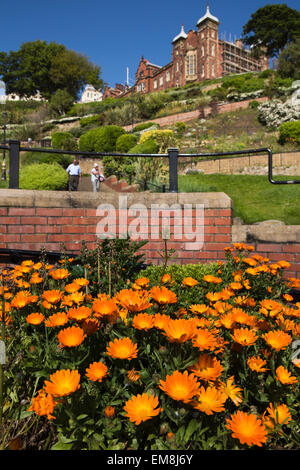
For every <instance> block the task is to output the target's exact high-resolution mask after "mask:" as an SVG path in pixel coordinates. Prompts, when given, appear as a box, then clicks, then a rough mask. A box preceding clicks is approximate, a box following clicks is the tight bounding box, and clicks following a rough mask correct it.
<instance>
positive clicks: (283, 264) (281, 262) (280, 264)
mask: <svg viewBox="0 0 300 470" xmlns="http://www.w3.org/2000/svg"><path fill="white" fill-rule="evenodd" d="M277 264H279V266H280V267H281V268H289V267H290V266H291V263H289V262H288V261H285V260H281V261H277Z"/></svg>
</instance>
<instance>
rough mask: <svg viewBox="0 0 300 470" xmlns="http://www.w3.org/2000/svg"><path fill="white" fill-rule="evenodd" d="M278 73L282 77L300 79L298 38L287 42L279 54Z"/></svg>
mask: <svg viewBox="0 0 300 470" xmlns="http://www.w3.org/2000/svg"><path fill="white" fill-rule="evenodd" d="M278 73H279V75H280V76H281V77H283V78H288V77H290V78H294V79H295V80H300V38H297V39H296V40H295V42H291V43H290V44H288V45H287V46H286V48H285V49H284V50H283V51H282V52H281V54H280V55H279V58H278Z"/></svg>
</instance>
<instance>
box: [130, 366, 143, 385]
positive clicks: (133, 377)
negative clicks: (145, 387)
mask: <svg viewBox="0 0 300 470" xmlns="http://www.w3.org/2000/svg"><path fill="white" fill-rule="evenodd" d="M127 377H128V380H129V381H130V382H137V381H138V380H139V379H140V377H141V376H140V373H139V372H138V371H137V370H135V369H131V370H129V371H128V372H127Z"/></svg>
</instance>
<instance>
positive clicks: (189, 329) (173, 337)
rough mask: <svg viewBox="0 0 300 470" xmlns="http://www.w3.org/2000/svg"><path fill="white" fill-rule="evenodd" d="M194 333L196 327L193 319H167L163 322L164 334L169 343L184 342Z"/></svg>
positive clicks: (195, 332)
mask: <svg viewBox="0 0 300 470" xmlns="http://www.w3.org/2000/svg"><path fill="white" fill-rule="evenodd" d="M196 334H197V328H196V325H195V322H194V321H193V319H189V320H185V319H183V318H181V319H178V320H172V319H169V321H166V322H165V326H164V335H165V336H167V338H168V340H169V341H170V342H171V343H184V342H185V341H188V340H189V339H192V338H194V337H195V336H196Z"/></svg>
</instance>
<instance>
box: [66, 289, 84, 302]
mask: <svg viewBox="0 0 300 470" xmlns="http://www.w3.org/2000/svg"><path fill="white" fill-rule="evenodd" d="M84 299H85V294H84V293H83V292H73V294H70V295H68V301H69V302H70V303H71V304H73V303H74V304H77V305H79V304H81V303H82V302H83V301H84ZM64 300H66V298H65V299H64Z"/></svg>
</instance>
